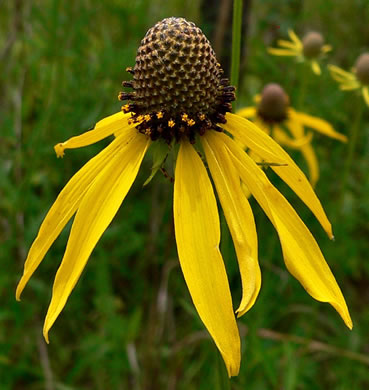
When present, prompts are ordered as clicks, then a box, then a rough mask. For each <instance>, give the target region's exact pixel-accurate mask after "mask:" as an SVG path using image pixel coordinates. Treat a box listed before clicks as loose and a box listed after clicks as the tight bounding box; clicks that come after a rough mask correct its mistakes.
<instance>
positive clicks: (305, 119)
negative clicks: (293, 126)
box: [291, 111, 347, 142]
mask: <svg viewBox="0 0 369 390" xmlns="http://www.w3.org/2000/svg"><path fill="white" fill-rule="evenodd" d="M293 118H294V119H293ZM291 120H295V121H297V122H300V123H301V124H302V125H304V126H307V127H310V128H312V129H313V130H316V131H318V132H319V133H322V134H324V135H326V136H327V137H331V138H334V139H337V140H339V141H341V142H347V137H346V136H345V135H343V134H341V133H338V132H337V131H336V130H334V128H333V127H332V125H331V124H330V123H328V122H327V121H325V120H323V119H320V118H316V117H314V116H311V115H308V114H305V113H303V112H296V111H295V112H294V113H293V114H292V116H291Z"/></svg>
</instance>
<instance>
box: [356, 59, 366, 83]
mask: <svg viewBox="0 0 369 390" xmlns="http://www.w3.org/2000/svg"><path fill="white" fill-rule="evenodd" d="M355 71H356V76H357V78H358V79H359V80H360V81H361V82H362V83H363V84H369V53H363V54H361V56H360V57H359V58H358V59H357V60H356V63H355Z"/></svg>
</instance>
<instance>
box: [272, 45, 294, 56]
mask: <svg viewBox="0 0 369 390" xmlns="http://www.w3.org/2000/svg"><path fill="white" fill-rule="evenodd" d="M267 52H268V53H269V54H272V55H274V56H282V57H284V56H288V57H297V56H299V55H300V53H299V52H297V51H295V50H289V49H278V48H274V47H268V48H267Z"/></svg>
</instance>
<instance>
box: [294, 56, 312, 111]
mask: <svg viewBox="0 0 369 390" xmlns="http://www.w3.org/2000/svg"><path fill="white" fill-rule="evenodd" d="M309 72H310V69H308V64H306V63H303V64H302V76H301V84H300V93H299V98H298V101H297V108H298V109H299V110H302V109H303V108H304V103H305V98H306V91H307V86H308V76H309Z"/></svg>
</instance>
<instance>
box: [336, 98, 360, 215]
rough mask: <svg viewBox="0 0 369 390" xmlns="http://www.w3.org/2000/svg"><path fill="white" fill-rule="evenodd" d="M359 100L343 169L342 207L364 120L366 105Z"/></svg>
mask: <svg viewBox="0 0 369 390" xmlns="http://www.w3.org/2000/svg"><path fill="white" fill-rule="evenodd" d="M359 99H360V101H359V102H358V104H357V105H356V111H355V114H354V120H353V122H352V126H351V129H350V135H349V144H348V152H347V158H346V161H345V166H344V169H343V176H342V186H341V206H342V202H343V198H344V195H345V189H346V186H347V180H348V177H349V173H350V170H351V165H352V161H353V159H354V155H355V148H356V144H357V139H358V135H359V127H360V122H361V118H362V116H363V112H364V103H363V100H362V98H361V96H360V97H359ZM341 209H342V208H341Z"/></svg>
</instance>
